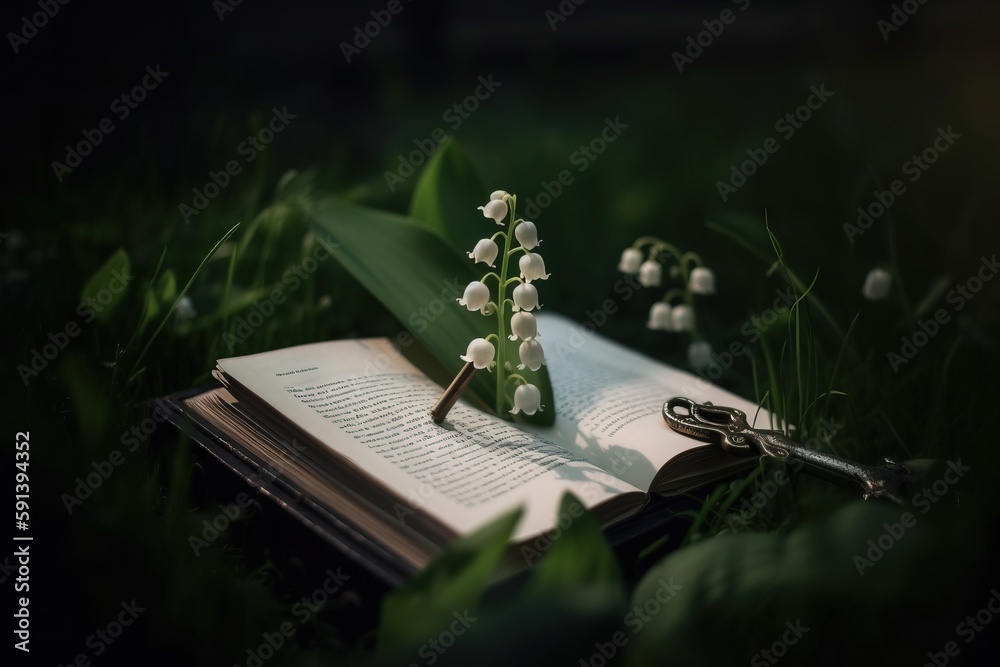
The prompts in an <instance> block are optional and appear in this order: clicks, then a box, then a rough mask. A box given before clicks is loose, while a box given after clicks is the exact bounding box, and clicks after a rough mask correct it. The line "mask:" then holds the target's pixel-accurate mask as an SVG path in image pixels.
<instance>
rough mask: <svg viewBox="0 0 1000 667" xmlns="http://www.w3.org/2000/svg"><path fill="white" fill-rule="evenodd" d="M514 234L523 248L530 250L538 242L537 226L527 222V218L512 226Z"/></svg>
mask: <svg viewBox="0 0 1000 667" xmlns="http://www.w3.org/2000/svg"><path fill="white" fill-rule="evenodd" d="M514 236H515V237H516V238H517V242H518V243H520V244H521V247H522V248H524V249H525V250H531V249H532V248H534V247H535V246H536V245H538V244H539V243H540V241H539V240H538V228H537V227H535V223H533V222H528V221H527V220H524V221H522V222H521V224H519V225H518V226H517V227H515V228H514Z"/></svg>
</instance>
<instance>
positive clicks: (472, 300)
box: [456, 280, 490, 311]
mask: <svg viewBox="0 0 1000 667" xmlns="http://www.w3.org/2000/svg"><path fill="white" fill-rule="evenodd" d="M489 300H490V288H489V287H487V286H486V285H484V284H483V283H481V282H479V281H478V280H475V281H473V282H471V283H469V284H468V285H466V286H465V294H463V295H462V298H460V299H456V301H458V303H459V304H460V305H463V306H465V307H466V308H468V309H469V310H479V311H481V310H482V309H483V308H485V307H486V304H487V303H488V302H489Z"/></svg>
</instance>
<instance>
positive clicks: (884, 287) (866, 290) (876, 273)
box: [861, 269, 892, 301]
mask: <svg viewBox="0 0 1000 667" xmlns="http://www.w3.org/2000/svg"><path fill="white" fill-rule="evenodd" d="M891 288H892V274H890V273H889V272H888V271H886V270H885V269H872V270H871V271H869V272H868V275H867V276H866V277H865V284H864V287H862V288H861V294H863V295H864V297H865V298H866V299H868V300H869V301H882V300H884V299H885V298H886V297H887V296H889V290H890V289H891Z"/></svg>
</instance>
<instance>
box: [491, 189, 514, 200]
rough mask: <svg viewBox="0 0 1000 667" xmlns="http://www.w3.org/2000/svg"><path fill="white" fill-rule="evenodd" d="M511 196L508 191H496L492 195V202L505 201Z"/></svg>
mask: <svg viewBox="0 0 1000 667" xmlns="http://www.w3.org/2000/svg"><path fill="white" fill-rule="evenodd" d="M507 196H509V195H508V194H507V191H506V190H494V191H493V192H491V193H490V201H496V200H498V199H503V198H504V197H507Z"/></svg>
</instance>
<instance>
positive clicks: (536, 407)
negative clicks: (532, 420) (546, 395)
mask: <svg viewBox="0 0 1000 667" xmlns="http://www.w3.org/2000/svg"><path fill="white" fill-rule="evenodd" d="M541 403H542V392H540V391H538V387H536V386H535V385H533V384H522V385H521V386H520V387H518V388H517V389H515V390H514V407H513V408H512V409H511V411H510V414H512V415H516V414H517V413H518V412H523V413H524V414H526V415H533V414H535V413H536V412H541V411H542V405H541Z"/></svg>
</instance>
